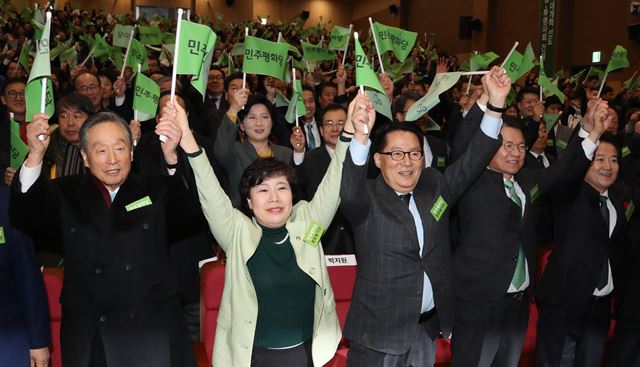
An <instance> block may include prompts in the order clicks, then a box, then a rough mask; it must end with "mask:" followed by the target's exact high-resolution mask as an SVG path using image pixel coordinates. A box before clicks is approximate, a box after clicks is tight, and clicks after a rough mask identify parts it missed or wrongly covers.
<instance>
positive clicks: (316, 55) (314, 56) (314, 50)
mask: <svg viewBox="0 0 640 367" xmlns="http://www.w3.org/2000/svg"><path fill="white" fill-rule="evenodd" d="M300 44H301V45H302V55H303V58H304V59H305V60H308V61H324V60H335V58H336V53H335V52H333V51H331V50H327V49H324V48H322V47H320V46H318V45H314V44H311V43H308V42H305V41H300Z"/></svg>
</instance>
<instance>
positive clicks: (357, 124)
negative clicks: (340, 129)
mask: <svg viewBox="0 0 640 367" xmlns="http://www.w3.org/2000/svg"><path fill="white" fill-rule="evenodd" d="M348 111H349V112H348V117H347V121H348V122H347V124H346V125H345V130H347V129H350V128H353V131H354V133H353V138H354V139H356V140H357V141H358V142H360V143H361V144H366V143H367V139H368V138H369V133H370V132H371V129H373V125H374V124H375V120H376V110H375V109H374V107H373V103H372V102H371V101H370V100H369V96H368V95H367V94H366V93H358V95H357V96H356V98H354V99H353V100H352V101H351V103H350V104H349V110H348ZM349 125H350V126H351V127H349ZM365 126H366V127H365ZM347 131H349V130H347Z"/></svg>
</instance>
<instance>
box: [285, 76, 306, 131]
mask: <svg viewBox="0 0 640 367" xmlns="http://www.w3.org/2000/svg"><path fill="white" fill-rule="evenodd" d="M294 102H295V103H294ZM296 106H297V107H298V108H297V109H298V110H297V111H296ZM306 113H307V109H306V108H305V107H304V100H303V99H302V82H301V81H300V80H296V83H295V88H294V91H293V95H292V96H291V101H290V102H289V107H288V108H287V112H286V113H285V116H284V118H285V119H286V120H287V121H288V122H289V123H290V124H295V123H296V116H303V115H304V114H306Z"/></svg>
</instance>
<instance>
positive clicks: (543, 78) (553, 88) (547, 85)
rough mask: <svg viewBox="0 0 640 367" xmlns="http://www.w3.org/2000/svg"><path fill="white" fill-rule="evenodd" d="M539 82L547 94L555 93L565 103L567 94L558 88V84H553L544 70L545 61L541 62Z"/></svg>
mask: <svg viewBox="0 0 640 367" xmlns="http://www.w3.org/2000/svg"><path fill="white" fill-rule="evenodd" d="M538 84H539V85H540V87H541V88H542V91H543V92H544V95H545V96H550V95H555V96H556V97H558V98H559V99H560V102H562V103H564V99H565V95H564V93H562V92H561V91H560V89H558V86H557V85H555V84H553V83H552V82H551V80H549V78H548V77H547V74H545V72H544V62H541V63H540V74H539V75H538Z"/></svg>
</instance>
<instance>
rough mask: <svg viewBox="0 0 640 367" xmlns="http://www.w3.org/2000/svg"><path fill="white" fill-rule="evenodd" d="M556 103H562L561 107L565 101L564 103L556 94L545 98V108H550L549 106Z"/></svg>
mask: <svg viewBox="0 0 640 367" xmlns="http://www.w3.org/2000/svg"><path fill="white" fill-rule="evenodd" d="M554 104H557V105H560V107H564V103H562V102H561V101H560V98H558V96H556V95H555V94H554V95H552V96H549V97H547V98H545V99H544V107H545V108H549V106H552V105H554Z"/></svg>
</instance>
